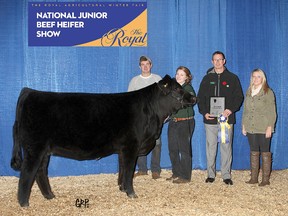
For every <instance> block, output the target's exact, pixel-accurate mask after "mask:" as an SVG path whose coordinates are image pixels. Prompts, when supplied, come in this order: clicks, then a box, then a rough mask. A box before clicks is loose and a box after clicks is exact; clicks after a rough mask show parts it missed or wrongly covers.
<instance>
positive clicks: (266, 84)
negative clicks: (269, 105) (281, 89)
mask: <svg viewBox="0 0 288 216" xmlns="http://www.w3.org/2000/svg"><path fill="white" fill-rule="evenodd" d="M255 72H258V73H259V74H260V76H261V78H262V88H263V91H264V94H267V92H268V89H269V88H270V87H269V85H268V83H267V79H266V75H265V72H264V71H263V70H261V69H260V68H256V69H254V70H253V71H252V72H251V76H250V85H249V93H250V94H251V92H252V87H253V73H255Z"/></svg>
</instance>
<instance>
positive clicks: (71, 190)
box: [0, 170, 288, 216]
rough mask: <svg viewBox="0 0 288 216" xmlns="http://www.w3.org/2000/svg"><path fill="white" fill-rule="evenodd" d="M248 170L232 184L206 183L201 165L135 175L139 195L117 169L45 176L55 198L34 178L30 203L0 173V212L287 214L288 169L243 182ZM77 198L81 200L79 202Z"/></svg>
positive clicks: (14, 180) (235, 176)
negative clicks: (176, 174) (181, 177)
mask: <svg viewBox="0 0 288 216" xmlns="http://www.w3.org/2000/svg"><path fill="white" fill-rule="evenodd" d="M249 174H250V172H249V171H235V170H233V171H232V175H233V181H234V185H233V186H228V185H225V184H224V183H223V181H222V179H221V178H220V173H217V177H216V180H215V182H214V183H212V184H210V183H209V184H208V183H205V182H204V181H205V178H206V171H200V170H193V171H192V181H191V182H190V183H187V184H173V183H172V182H171V181H166V178H167V177H170V176H171V171H170V170H163V171H162V173H161V178H160V179H157V180H153V179H152V178H151V175H150V174H149V175H148V176H140V177H137V178H135V179H134V189H135V192H136V194H137V195H138V198H136V199H131V198H128V197H127V196H126V194H125V193H123V192H120V190H119V188H118V186H117V174H99V175H86V176H68V177H53V178H50V184H51V187H52V190H53V191H54V194H55V195H56V198H55V199H52V200H46V199H45V198H44V197H43V196H42V195H41V193H40V191H39V189H38V186H37V185H36V184H34V186H33V189H32V193H31V197H30V207H28V208H21V207H19V205H18V203H17V198H16V194H17V186H18V178H16V177H3V176H2V177H0V201H1V202H0V215H5V216H6V215H7V216H8V215H9V216H12V215H37V216H38V215H46V216H48V215H65V216H66V215H69V216H74V215H85V216H86V215H95V216H96V215H119V216H120V215H121V216H124V215H141V216H144V215H145V216H146V215H168V216H169V215H181V216H185V215H189V216H190V215H221V216H222V215H237V216H240V215H249V216H252V215H253V216H254V215H261V216H264V215H267V216H268V215H269V216H270V215H287V214H288V194H287V193H288V170H281V171H273V172H272V175H271V179H270V182H271V185H270V186H266V187H258V185H248V184H245V181H246V180H248V179H249ZM80 204H81V205H80Z"/></svg>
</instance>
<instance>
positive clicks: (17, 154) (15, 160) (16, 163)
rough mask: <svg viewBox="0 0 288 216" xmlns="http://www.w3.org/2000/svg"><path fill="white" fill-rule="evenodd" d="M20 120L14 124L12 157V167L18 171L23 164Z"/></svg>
mask: <svg viewBox="0 0 288 216" xmlns="http://www.w3.org/2000/svg"><path fill="white" fill-rule="evenodd" d="M18 125H19V123H18V121H17V120H16V121H15V123H14V126H13V141H14V144H13V150H12V158H11V163H10V165H11V167H12V169H14V170H16V171H20V170H21V165H22V161H23V159H22V149H21V145H20V142H19V134H18V128H19V127H18Z"/></svg>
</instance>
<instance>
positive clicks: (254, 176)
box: [246, 151, 260, 184]
mask: <svg viewBox="0 0 288 216" xmlns="http://www.w3.org/2000/svg"><path fill="white" fill-rule="evenodd" d="M259 156H260V152H255V151H251V152H250V167H251V178H250V180H249V181H246V183H247V184H256V183H258V175H259Z"/></svg>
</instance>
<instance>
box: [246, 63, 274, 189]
mask: <svg viewBox="0 0 288 216" xmlns="http://www.w3.org/2000/svg"><path fill="white" fill-rule="evenodd" d="M276 116H277V114H276V106H275V96H274V93H273V91H272V90H271V89H270V87H269V86H268V83H267V81H266V76H265V73H264V71H262V70H261V69H255V70H253V71H252V73H251V78H250V86H249V88H248V90H247V92H246V97H245V100H244V110H243V116H242V133H243V135H245V136H247V137H248V142H249V145H250V166H251V179H250V180H249V181H247V182H246V183H248V184H256V183H258V175H259V157H260V154H261V157H262V182H261V183H260V184H259V186H265V185H269V184H270V182H269V179H270V173H271V152H270V143H271V137H272V133H273V132H274V127H275V122H276Z"/></svg>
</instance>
